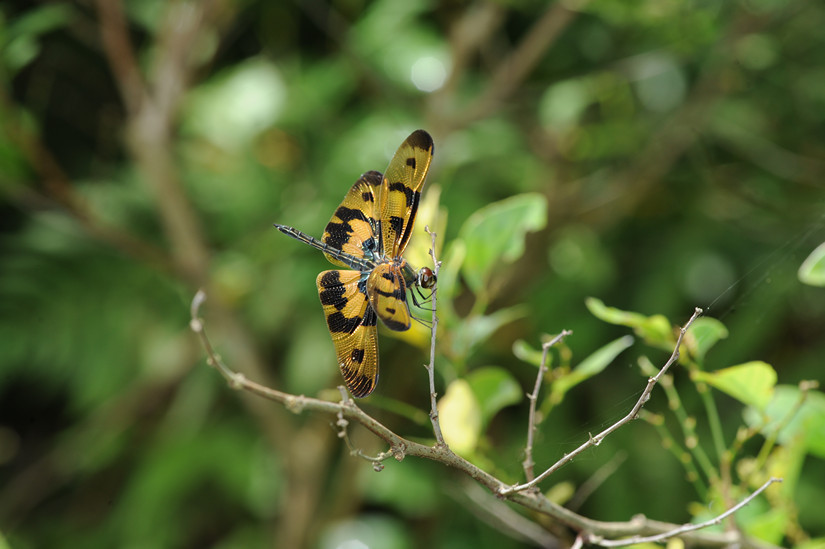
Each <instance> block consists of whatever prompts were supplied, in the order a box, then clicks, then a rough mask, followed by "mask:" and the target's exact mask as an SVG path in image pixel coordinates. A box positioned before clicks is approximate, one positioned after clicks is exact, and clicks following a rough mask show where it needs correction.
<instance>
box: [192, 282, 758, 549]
mask: <svg viewBox="0 0 825 549" xmlns="http://www.w3.org/2000/svg"><path fill="white" fill-rule="evenodd" d="M205 299H206V295H205V294H204V293H203V292H202V291H199V292H198V293H197V294H196V295H195V297H194V299H193V300H192V307H191V314H192V320H191V322H190V327H191V329H192V330H193V331H194V332H195V334H197V336H198V338H199V339H200V341H201V344H202V345H203V347H204V349H205V350H206V354H207V362H208V363H209V364H210V365H211V366H213V367H215V368H216V369H217V370H218V372H220V374H221V375H222V376H223V377H224V378H225V379H226V380H227V382H228V383H229V386H230V387H232V388H233V389H237V390H243V391H247V392H249V393H251V394H254V395H257V396H260V397H263V398H265V399H268V400H272V401H275V402H279V403H281V404H282V405H283V406H284V407H285V408H286V409H287V410H289V411H291V412H293V413H296V414H297V413H301V412H304V411H313V412H320V413H327V414H331V415H335V416H337V417H339V418H340V419H346V420H348V421H355V422H357V423H360V424H361V425H363V426H364V427H365V428H366V429H367V430H369V431H370V432H372V433H374V434H375V435H376V436H378V438H380V439H382V440H384V441H385V442H387V443H388V444H389V445H390V450H389V452H387V453H385V454H387V456H388V455H391V456H392V457H394V458H395V459H396V460H398V461H401V460H403V459H404V458H405V457H406V456H414V457H421V458H425V459H430V460H433V461H437V462H439V463H443V464H444V465H447V466H448V467H452V468H454V469H456V470H458V471H461V472H462V473H464V474H466V475H468V476H470V477H471V478H473V479H474V480H475V481H476V482H478V483H479V484H481V485H482V486H484V487H486V488H487V489H488V490H490V491H491V492H492V493H493V494H496V495H497V496H498V497H502V498H504V499H506V500H508V501H511V502H513V503H516V504H518V505H521V506H523V507H524V508H526V509H529V510H532V511H535V512H537V513H539V514H542V515H546V516H549V517H552V518H554V519H556V520H558V521H560V522H561V523H563V524H566V525H567V526H569V527H570V528H573V529H575V530H576V531H579V532H583V533H584V534H582V535H587V536H589V538H593V539H602V540H607V539H616V538H623V537H627V536H633V535H644V536H650V535H658V534H664V533H666V532H672V531H674V530H677V529H679V528H682V526H681V525H678V524H672V523H666V522H660V521H655V520H649V519H647V518H645V517H642V516H636V517H634V518H633V519H631V520H629V521H626V522H604V521H598V520H593V519H589V518H587V517H583V516H581V515H579V514H577V513H575V512H573V511H571V510H569V509H566V508H564V507H562V506H560V505H558V504H556V503H553V502H552V501H550V500H549V499H547V497H546V496H544V494H542V493H541V492H540V491H537V490H536V491H533V490H531V491H513V490H512V489H511V487H508V486H507V485H506V484H505V483H504V482H502V481H501V480H500V479H498V478H496V477H495V476H493V475H491V474H490V473H488V472H486V471H484V470H482V469H480V468H479V467H477V466H476V465H473V464H472V463H470V462H469V461H467V460H466V459H464V458H462V457H461V456H459V455H457V454H455V453H453V452H452V451H450V449H449V448H447V447H446V446H439V445H437V444H436V445H434V446H426V445H424V444H420V443H418V442H414V441H411V440H409V439H406V438H403V437H401V436H400V435H398V434H396V433H395V432H393V431H391V430H390V429H388V428H387V427H386V426H384V425H383V424H382V423H380V422H379V421H378V420H377V419H375V418H373V417H372V416H370V415H369V414H367V413H366V412H364V411H363V410H361V409H360V408H359V407H358V406H357V405H356V404H355V402H353V401H351V400H350V401H349V402H348V403H344V402H330V401H325V400H320V399H317V398H310V397H306V396H302V395H301V396H298V395H292V394H289V393H284V392H281V391H277V390H275V389H271V388H269V387H266V386H264V385H260V384H258V383H255V382H254V381H250V380H249V379H247V378H246V377H245V376H244V375H242V374H239V373H235V372H234V371H233V370H232V369H231V368H229V367H228V366H227V365H226V364H225V363H224V362H223V360H222V359H221V358H220V357H219V356H218V355H217V354H216V353H215V349H214V348H213V347H212V344H211V343H210V341H209V338H208V337H207V335H206V330H205V327H204V324H203V321H202V320H201V319H200V318H199V317H198V314H199V311H200V307H201V306H202V305H203V302H204V300H205ZM697 314H698V313H697ZM695 316H696V315H694V317H693V318H695ZM688 325H689V323H688ZM688 325H686V326H685V329H687V327H688ZM682 333H684V329H683V332H682ZM680 341H681V338H680ZM677 349H678V347H677ZM674 354H676V353H674ZM677 356H678V355H677ZM675 360H676V358H674V357H671V360H670V361H668V363H667V364H666V365H665V367H663V368H662V371H664V370H666V369H667V367H668V366H670V364H672V363H673V362H674V361H675ZM659 375H661V372H660V374H659ZM648 383H649V384H650V381H649V382H648ZM650 388H652V386H651V387H648V389H650ZM647 392H648V393H649V390H648V391H647ZM639 407H641V406H639ZM634 409H635V408H634ZM339 414H340V415H339ZM600 436H604V433H602V434H601V435H600ZM385 454H380V455H379V456H378V457H379V458H381V459H382V460H383V459H385ZM725 516H727V515H725ZM721 518H725V517H724V516H722V517H721ZM678 535H680V536H681V537H682V538H683V539H684V540H685V541H687V542H690V543H693V544H702V545H704V546H707V547H725V546H730V545H731V544H742V543H743V542H747V545H749V546H753V547H773V546H771V545H768V544H765V543H761V542H757V541H754V540H751V539H745V538H743V537H742V534H741V533H739V532H737V531H729V532H725V533H716V532H696V531H693V530H690V531H680V533H679V534H678ZM589 538H588V539H589Z"/></svg>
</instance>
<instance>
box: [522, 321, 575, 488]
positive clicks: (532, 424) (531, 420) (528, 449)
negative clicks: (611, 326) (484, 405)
mask: <svg viewBox="0 0 825 549" xmlns="http://www.w3.org/2000/svg"><path fill="white" fill-rule="evenodd" d="M572 333H573V332H572V331H571V330H562V332H561V333H560V334H559V335H557V336H556V337H554V338H553V339H551V340H550V341H548V342H547V343H544V344H543V345H542V346H541V364H540V365H539V372H538V374H537V375H536V385H535V386H534V387H533V392H532V393H530V394H528V395H527V398H528V399H529V400H530V414H529V416H528V419H527V444H526V446H525V447H524V461H523V462H522V466H523V467H524V476H525V478H526V479H527V481H528V482H529V481H531V480H533V478H535V473H534V472H533V467H534V466H535V465H536V462H535V461H533V438H534V435H535V432H536V428H537V427H538V425H537V423H538V422H537V421H536V402H537V401H538V399H539V390H540V389H541V382H542V380H543V379H544V374H545V373H547V354H548V353H549V352H550V347H552V346H554V345H555V344H556V343H558V342H560V341H561V340H563V339H564V338H565V337H567V336H569V335H570V334H572Z"/></svg>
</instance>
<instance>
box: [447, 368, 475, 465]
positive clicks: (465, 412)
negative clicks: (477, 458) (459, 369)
mask: <svg viewBox="0 0 825 549" xmlns="http://www.w3.org/2000/svg"><path fill="white" fill-rule="evenodd" d="M438 418H439V421H440V423H441V433H442V434H443V435H444V441H445V442H446V443H447V445H448V446H449V447H450V449H452V450H453V452H455V453H456V454H459V455H463V456H467V455H470V454H472V453H473V451H474V450H475V448H476V445H477V444H478V437H479V436H480V435H481V406H480V405H479V403H478V400H476V396H475V394H474V393H473V390H472V389H471V388H470V384H469V383H467V381H466V380H464V379H456V380H455V381H453V382H452V383H450V384H449V385H448V386H447V391H446V392H445V393H444V396H443V397H442V398H441V400H440V401H438Z"/></svg>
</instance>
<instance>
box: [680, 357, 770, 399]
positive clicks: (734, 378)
mask: <svg viewBox="0 0 825 549" xmlns="http://www.w3.org/2000/svg"><path fill="white" fill-rule="evenodd" d="M693 379H694V381H700V382H704V383H707V384H708V385H710V386H712V387H715V388H716V389H719V390H720V391H722V392H723V393H726V394H728V395H729V396H732V397H733V398H735V399H736V400H738V401H740V402H743V403H745V404H748V405H750V406H753V407H755V408H757V409H759V410H764V409H765V407H766V406H767V405H768V403H769V402H770V401H771V398H772V397H773V389H774V386H775V385H776V371H775V370H774V369H773V367H772V366H771V365H770V364H768V363H766V362H762V361H759V360H755V361H753V362H746V363H744V364H739V365H737V366H731V367H729V368H723V369H721V370H717V371H715V372H702V371H697V372H694V373H693Z"/></svg>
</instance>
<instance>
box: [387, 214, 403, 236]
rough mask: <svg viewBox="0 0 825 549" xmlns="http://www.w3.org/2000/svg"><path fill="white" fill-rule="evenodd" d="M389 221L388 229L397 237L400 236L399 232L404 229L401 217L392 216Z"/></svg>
mask: <svg viewBox="0 0 825 549" xmlns="http://www.w3.org/2000/svg"><path fill="white" fill-rule="evenodd" d="M389 221H390V228H391V229H392V232H393V233H395V234H397V235H400V234H401V230H402V229H403V228H404V219H403V218H401V217H398V216H397V215H393V216H390V219H389Z"/></svg>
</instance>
